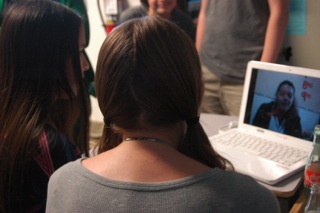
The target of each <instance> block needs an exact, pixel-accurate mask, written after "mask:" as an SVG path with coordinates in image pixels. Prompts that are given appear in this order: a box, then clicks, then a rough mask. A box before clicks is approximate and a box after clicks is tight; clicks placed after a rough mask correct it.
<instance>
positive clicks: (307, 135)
mask: <svg viewBox="0 0 320 213" xmlns="http://www.w3.org/2000/svg"><path fill="white" fill-rule="evenodd" d="M318 72H319V78H318V77H315V75H313V76H306V75H300V74H294V73H291V72H277V71H274V70H273V71H272V70H267V69H256V68H253V69H252V73H251V78H250V81H249V82H250V85H249V88H248V94H247V104H246V109H245V116H244V123H246V124H250V125H254V126H257V127H259V128H264V129H268V130H271V131H275V132H279V133H283V134H286V135H290V136H293V137H297V138H301V139H304V140H308V141H312V139H313V129H314V126H315V125H316V124H319V123H320V95H319V94H318V93H319V91H320V71H318ZM244 95H245V94H244Z"/></svg>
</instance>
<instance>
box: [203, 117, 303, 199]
mask: <svg viewBox="0 0 320 213" xmlns="http://www.w3.org/2000/svg"><path fill="white" fill-rule="evenodd" d="M237 120H238V118H237V117H233V116H227V115H216V114H206V113H203V114H201V116H200V122H201V124H202V126H203V128H204V130H205V132H206V133H207V135H208V136H211V135H214V134H217V133H218V132H219V128H221V127H223V126H226V125H228V124H229V122H230V121H237ZM302 179H303V171H301V172H298V173H296V174H295V175H293V176H291V177H289V178H287V179H285V180H283V181H281V182H280V183H278V184H276V185H268V184H265V183H261V182H259V183H260V184H261V185H263V186H265V187H267V188H268V189H270V190H271V191H273V193H275V195H276V196H277V197H283V198H288V197H291V196H293V195H294V194H295V192H296V191H297V190H298V188H299V186H300V184H301V182H302Z"/></svg>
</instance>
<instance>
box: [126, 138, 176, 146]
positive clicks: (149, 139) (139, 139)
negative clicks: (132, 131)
mask: <svg viewBox="0 0 320 213" xmlns="http://www.w3.org/2000/svg"><path fill="white" fill-rule="evenodd" d="M124 141H152V142H156V143H161V144H164V145H167V146H171V147H173V146H172V144H170V143H168V142H166V141H163V140H161V139H158V138H147V137H133V138H125V139H124Z"/></svg>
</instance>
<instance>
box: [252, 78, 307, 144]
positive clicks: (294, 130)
mask: <svg viewBox="0 0 320 213" xmlns="http://www.w3.org/2000/svg"><path fill="white" fill-rule="evenodd" d="M253 124H254V125H257V126H259V127H262V128H265V129H270V130H273V131H276V132H282V133H285V134H288V135H291V136H295V137H299V138H303V134H302V128H301V123H300V116H299V113H298V111H297V109H296V106H295V87H294V85H293V83H292V82H291V81H288V80H285V81H282V82H281V83H280V84H279V86H278V88H277V91H276V94H275V100H274V101H271V102H270V103H264V104H262V105H261V106H260V107H259V109H258V111H257V113H256V115H255V117H254V119H253Z"/></svg>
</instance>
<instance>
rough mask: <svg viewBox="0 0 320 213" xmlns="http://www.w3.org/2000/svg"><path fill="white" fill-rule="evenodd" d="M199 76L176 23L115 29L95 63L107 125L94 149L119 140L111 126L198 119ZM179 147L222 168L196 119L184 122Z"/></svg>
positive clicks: (146, 22) (157, 21)
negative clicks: (188, 123)
mask: <svg viewBox="0 0 320 213" xmlns="http://www.w3.org/2000/svg"><path fill="white" fill-rule="evenodd" d="M201 78H202V75H201V66H200V61H199V57H198V53H197V51H196V49H195V47H194V44H193V43H192V41H191V40H190V38H189V37H188V36H187V35H186V34H185V33H184V32H183V31H182V30H180V29H179V28H178V27H177V26H176V25H175V24H173V23H171V22H169V21H166V20H164V19H161V18H158V17H153V16H150V17H144V18H140V19H134V20H131V21H128V22H126V23H124V24H122V25H120V26H119V27H117V28H116V29H115V30H114V31H113V32H111V33H110V34H109V35H108V37H107V38H106V39H105V41H104V43H103V45H102V47H101V49H100V53H99V58H98V63H97V72H96V91H97V98H98V102H99V106H100V109H101V112H102V114H103V116H104V119H105V123H106V125H105V130H104V133H103V136H102V140H101V142H100V144H99V146H98V148H99V149H98V152H99V153H101V152H103V151H106V150H110V149H112V148H113V147H115V146H117V145H118V144H120V143H121V141H122V136H121V134H120V133H118V132H116V131H115V130H114V129H113V128H112V126H113V125H115V126H117V127H119V128H121V129H127V130H134V129H139V128H141V126H142V125H150V126H155V127H156V126H165V125H171V124H175V123H177V122H181V121H191V120H193V119H195V118H197V117H198V109H199V106H200V103H201V98H202V79H201ZM178 150H179V151H180V152H181V153H183V154H185V155H187V156H189V157H191V158H193V159H195V160H197V161H199V162H202V163H204V164H206V165H208V166H210V167H220V168H222V169H225V168H226V161H225V159H223V158H222V157H221V156H219V155H218V154H217V153H216V152H215V151H214V150H213V148H212V146H211V145H210V142H209V139H208V137H207V135H206V133H205V132H204V130H203V128H202V126H201V124H200V123H199V122H198V123H197V122H195V124H194V125H188V128H187V133H186V135H185V139H184V140H183V141H181V142H180V144H179V145H178Z"/></svg>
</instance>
